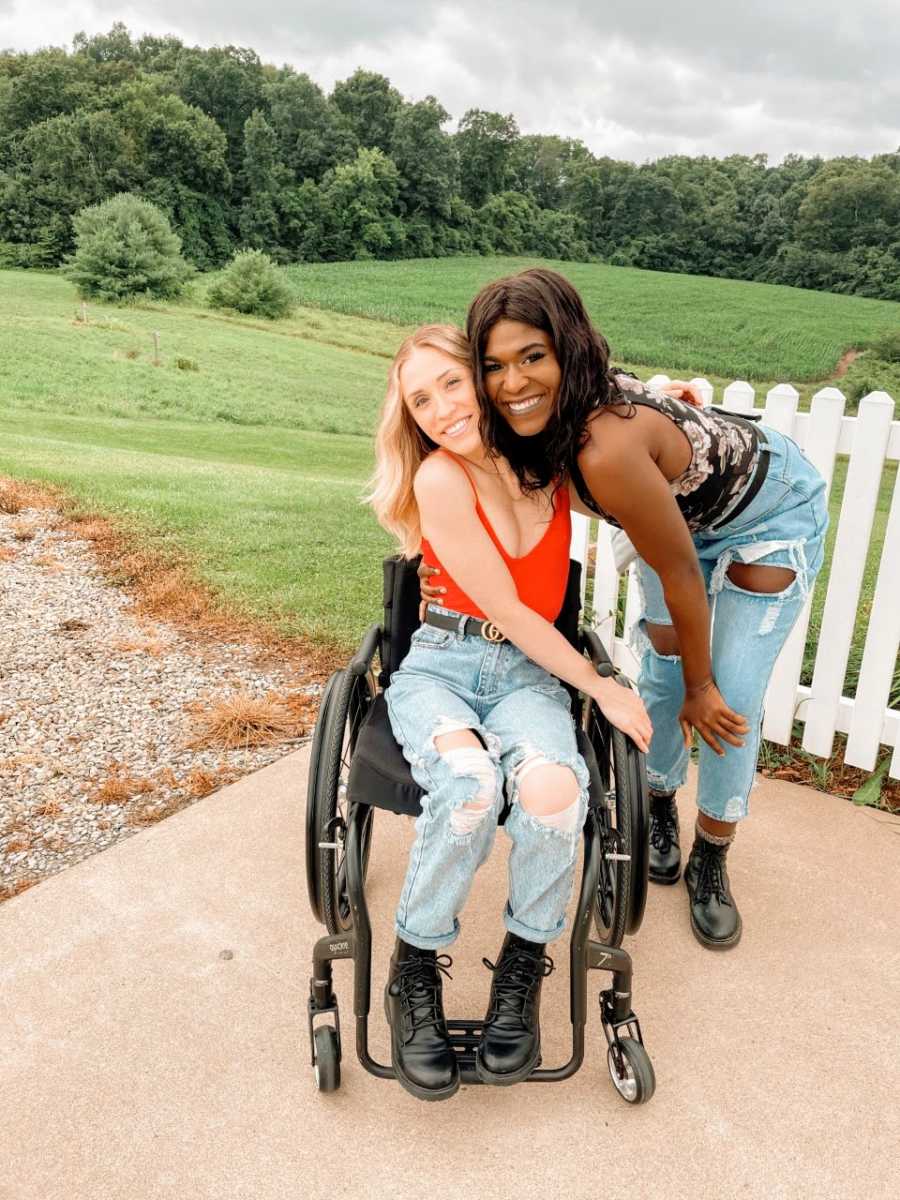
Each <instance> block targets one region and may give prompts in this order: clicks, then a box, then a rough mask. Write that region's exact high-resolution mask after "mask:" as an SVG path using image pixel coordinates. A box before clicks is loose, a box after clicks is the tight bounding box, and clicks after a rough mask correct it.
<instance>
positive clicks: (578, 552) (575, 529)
mask: <svg viewBox="0 0 900 1200" xmlns="http://www.w3.org/2000/svg"><path fill="white" fill-rule="evenodd" d="M590 531H591V522H590V520H589V519H588V518H587V517H586V516H584V515H583V514H582V513H575V512H573V513H572V537H571V539H570V541H569V558H576V559H577V560H578V561H579V562H580V563H581V603H582V605H583V604H584V590H585V587H586V586H587V574H588V565H589V564H588V535H589V534H590Z"/></svg>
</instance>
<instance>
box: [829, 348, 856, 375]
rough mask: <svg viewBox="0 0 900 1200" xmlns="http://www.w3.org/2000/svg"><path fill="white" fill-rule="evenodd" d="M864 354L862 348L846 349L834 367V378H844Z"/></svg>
mask: <svg viewBox="0 0 900 1200" xmlns="http://www.w3.org/2000/svg"><path fill="white" fill-rule="evenodd" d="M861 354H862V350H845V351H844V353H843V354H842V355H841V357H840V360H839V362H838V365H837V366H836V367H835V369H834V374H833V375H832V379H843V378H844V376H845V375H846V374H847V369H848V367H849V366H850V364H851V363H852V362H854V361H855V360H856V359H857V358H859V356H860V355H861Z"/></svg>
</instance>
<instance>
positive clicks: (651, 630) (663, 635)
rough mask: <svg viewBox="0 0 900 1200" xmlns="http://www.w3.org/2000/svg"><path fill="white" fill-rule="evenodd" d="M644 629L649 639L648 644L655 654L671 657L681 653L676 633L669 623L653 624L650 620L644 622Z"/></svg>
mask: <svg viewBox="0 0 900 1200" xmlns="http://www.w3.org/2000/svg"><path fill="white" fill-rule="evenodd" d="M644 629H645V630H646V633H647V637H648V638H649V639H650V645H651V646H652V647H653V649H654V650H655V651H656V653H657V654H665V655H666V656H667V657H669V658H672V657H674V656H676V655H680V654H681V647H680V646H679V644H678V634H677V633H676V632H675V629H674V628H673V626H671V625H654V624H653V622H652V621H645V622H644Z"/></svg>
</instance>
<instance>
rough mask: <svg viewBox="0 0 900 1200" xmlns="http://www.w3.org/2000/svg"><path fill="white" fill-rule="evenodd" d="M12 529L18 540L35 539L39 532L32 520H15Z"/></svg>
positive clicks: (28, 540)
mask: <svg viewBox="0 0 900 1200" xmlns="http://www.w3.org/2000/svg"><path fill="white" fill-rule="evenodd" d="M10 529H11V530H12V535H13V537H14V538H15V539H16V541H17V542H30V541H33V540H34V535H35V533H36V532H37V531H36V529H35V527H34V523H33V522H32V521H13V523H12V525H11V526H10Z"/></svg>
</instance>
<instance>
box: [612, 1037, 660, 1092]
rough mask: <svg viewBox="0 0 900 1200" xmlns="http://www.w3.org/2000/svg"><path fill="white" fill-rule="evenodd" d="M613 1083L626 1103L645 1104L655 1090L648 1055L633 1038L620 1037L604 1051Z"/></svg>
mask: <svg viewBox="0 0 900 1200" xmlns="http://www.w3.org/2000/svg"><path fill="white" fill-rule="evenodd" d="M606 1062H607V1066H608V1067H609V1074H610V1077H611V1079H612V1081H613V1085H614V1087H615V1089H616V1091H617V1092H618V1093H619V1095H620V1096H621V1097H622V1099H623V1100H625V1101H626V1102H627V1103H628V1104H646V1103H647V1101H648V1100H649V1099H650V1097H651V1096H652V1095H653V1093H654V1091H655V1090H656V1076H655V1075H654V1073H653V1064H652V1063H651V1061H650V1056H649V1055H648V1053H647V1051H646V1050H645V1049H644V1047H643V1046H642V1045H641V1043H640V1042H636V1041H635V1040H634V1038H620V1039H619V1040H618V1041H617V1042H614V1043H613V1044H612V1045H611V1046H610V1048H609V1050H608V1051H607V1052H606Z"/></svg>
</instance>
